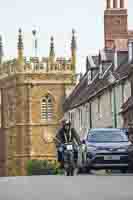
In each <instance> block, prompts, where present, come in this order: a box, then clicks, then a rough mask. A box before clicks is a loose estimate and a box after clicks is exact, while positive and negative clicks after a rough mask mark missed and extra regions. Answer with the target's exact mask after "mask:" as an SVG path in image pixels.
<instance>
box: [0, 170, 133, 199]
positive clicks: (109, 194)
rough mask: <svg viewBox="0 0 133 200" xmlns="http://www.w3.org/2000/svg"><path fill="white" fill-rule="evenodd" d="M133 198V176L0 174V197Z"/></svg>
mask: <svg viewBox="0 0 133 200" xmlns="http://www.w3.org/2000/svg"><path fill="white" fill-rule="evenodd" d="M81 199H82V200H88V199H89V200H91V199H92V200H133V176H120V175H117V176H106V175H100V176H97V175H95V174H92V175H79V176H74V177H67V176H23V177H0V200H81Z"/></svg>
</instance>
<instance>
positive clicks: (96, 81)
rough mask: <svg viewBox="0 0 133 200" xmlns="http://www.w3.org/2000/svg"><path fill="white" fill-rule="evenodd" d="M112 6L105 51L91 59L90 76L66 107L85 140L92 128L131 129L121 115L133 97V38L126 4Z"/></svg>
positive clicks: (88, 63) (108, 10)
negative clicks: (124, 105)
mask: <svg viewBox="0 0 133 200" xmlns="http://www.w3.org/2000/svg"><path fill="white" fill-rule="evenodd" d="M110 2H111V1H107V7H106V10H105V12H104V32H105V48H104V49H103V50H101V51H99V53H98V55H96V56H88V57H87V61H86V73H85V74H84V76H83V77H82V79H81V80H80V82H79V83H78V85H77V86H76V87H75V89H74V90H73V92H72V93H71V95H70V96H69V97H68V98H67V99H66V101H65V103H64V111H65V116H66V117H69V118H70V119H71V120H72V123H73V126H74V127H75V128H76V129H77V131H79V133H80V134H81V135H82V136H83V134H84V133H85V132H86V129H88V128H92V127H95V128H97V127H118V128H122V127H123V126H127V124H126V123H125V122H124V121H123V120H124V118H123V115H122V113H123V112H121V111H122V105H123V104H124V103H125V102H126V101H128V99H129V97H130V96H131V88H132V84H131V82H132V81H131V80H132V78H131V77H132V61H133V40H132V38H133V36H132V34H131V33H132V32H131V31H128V26H127V9H126V8H125V7H124V1H120V4H117V3H116V2H117V1H113V7H111V5H112V4H110ZM118 5H120V7H119V8H118ZM116 19H117V20H118V19H119V21H117V20H116ZM122 32H123V33H122ZM130 98H131V97H130Z"/></svg>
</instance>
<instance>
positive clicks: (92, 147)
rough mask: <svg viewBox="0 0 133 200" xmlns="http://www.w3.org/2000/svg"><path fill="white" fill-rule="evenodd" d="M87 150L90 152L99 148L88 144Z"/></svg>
mask: <svg viewBox="0 0 133 200" xmlns="http://www.w3.org/2000/svg"><path fill="white" fill-rule="evenodd" d="M87 150H88V151H90V152H92V151H96V150H97V148H96V147H95V146H88V147H87Z"/></svg>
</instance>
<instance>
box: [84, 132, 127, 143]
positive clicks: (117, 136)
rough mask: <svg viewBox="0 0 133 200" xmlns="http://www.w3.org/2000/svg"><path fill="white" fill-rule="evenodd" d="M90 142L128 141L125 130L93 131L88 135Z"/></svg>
mask: <svg viewBox="0 0 133 200" xmlns="http://www.w3.org/2000/svg"><path fill="white" fill-rule="evenodd" d="M87 140H88V142H128V138H127V136H126V134H125V133H124V132H112V131H92V132H89V134H88V137H87Z"/></svg>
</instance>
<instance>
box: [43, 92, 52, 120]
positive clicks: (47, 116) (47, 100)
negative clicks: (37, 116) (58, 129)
mask: <svg viewBox="0 0 133 200" xmlns="http://www.w3.org/2000/svg"><path fill="white" fill-rule="evenodd" d="M52 118H53V102H52V98H51V96H50V95H47V96H45V97H43V98H42V100H41V119H42V120H48V121H49V120H52Z"/></svg>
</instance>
